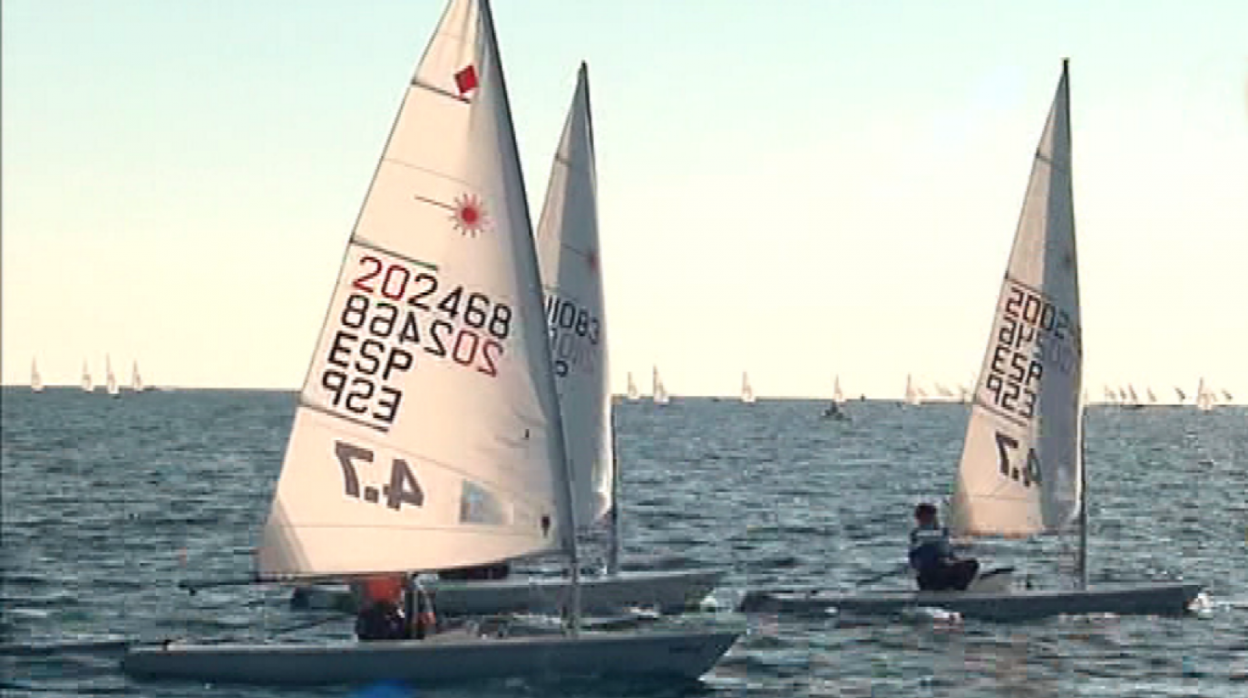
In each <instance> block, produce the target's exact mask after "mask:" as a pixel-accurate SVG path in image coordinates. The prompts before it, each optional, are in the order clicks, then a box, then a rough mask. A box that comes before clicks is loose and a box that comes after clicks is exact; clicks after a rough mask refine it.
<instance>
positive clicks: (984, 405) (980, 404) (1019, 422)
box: [975, 395, 1027, 429]
mask: <svg viewBox="0 0 1248 698" xmlns="http://www.w3.org/2000/svg"><path fill="white" fill-rule="evenodd" d="M975 406H976V407H979V408H981V409H983V410H984V411H986V412H988V413H990V414H992V415H993V416H996V417H1000V418H1001V419H1004V420H1005V421H1007V422H1009V423H1010V424H1013V425H1014V426H1016V427H1018V428H1019V429H1026V428H1027V422H1024V421H1023V420H1021V419H1019V418H1018V417H1015V416H1013V415H1011V414H1007V413H1005V412H1002V411H1000V410H998V409H997V408H996V407H993V406H992V405H990V404H989V403H987V402H984V401H983V400H982V399H980V397H979V396H978V395H977V396H975Z"/></svg>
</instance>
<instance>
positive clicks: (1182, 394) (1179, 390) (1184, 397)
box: [1174, 385, 1187, 402]
mask: <svg viewBox="0 0 1248 698" xmlns="http://www.w3.org/2000/svg"><path fill="white" fill-rule="evenodd" d="M1174 394H1175V395H1177V396H1178V398H1179V402H1183V401H1184V400H1187V393H1185V392H1183V389H1182V388H1180V387H1179V386H1177V385H1176V386H1174Z"/></svg>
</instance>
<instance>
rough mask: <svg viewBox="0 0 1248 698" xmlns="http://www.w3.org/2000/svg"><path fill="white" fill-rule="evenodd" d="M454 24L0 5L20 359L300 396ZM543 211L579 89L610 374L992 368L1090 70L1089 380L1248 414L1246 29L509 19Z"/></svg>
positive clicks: (350, 11)
mask: <svg viewBox="0 0 1248 698" xmlns="http://www.w3.org/2000/svg"><path fill="white" fill-rule="evenodd" d="M442 9H443V2H441V0H393V1H390V0H369V1H367V2H347V1H346V0H332V1H330V0H308V1H306V2H300V3H289V2H277V1H276V0H267V1H255V2H253V1H250V0H219V1H218V2H169V1H168V0H112V1H110V2H107V3H104V2H98V1H97V0H5V2H4V3H3V9H2V12H3V16H2V18H0V28H2V32H3V36H2V41H0V46H2V51H3V55H2V63H0V65H2V71H3V73H2V81H0V88H2V98H3V121H2V131H0V139H2V146H3V147H2V149H0V153H2V155H0V157H2V172H0V186H2V192H0V193H2V199H0V206H2V208H0V213H2V219H0V225H2V227H0V245H2V247H0V265H2V266H0V369H2V378H3V382H4V383H5V384H23V383H26V382H28V380H29V377H30V363H31V361H32V359H37V360H38V363H39V367H40V370H41V373H42V374H43V376H44V380H45V382H49V383H52V384H72V383H76V382H77V379H78V376H79V374H80V372H81V368H82V364H83V362H84V361H87V362H89V364H90V366H91V368H92V371H93V372H94V373H95V375H96V378H97V382H98V381H99V380H100V379H101V378H102V373H103V365H104V360H105V356H106V355H107V356H110V357H111V360H112V363H113V366H114V367H115V368H117V369H118V371H119V373H120V374H122V376H121V377H122V378H123V380H128V377H129V370H130V365H131V363H132V362H133V361H137V362H138V363H139V366H140V367H141V369H142V372H143V374H144V376H145V378H146V379H147V380H148V381H149V382H152V383H156V384H160V385H172V386H183V387H255V388H283V389H296V388H297V387H298V385H299V383H300V382H301V381H302V379H303V376H304V373H305V371H306V370H307V367H308V364H309V361H310V359H311V355H312V351H313V348H314V343H315V340H316V336H317V333H318V332H319V330H320V326H321V322H322V319H323V315H324V313H325V310H326V307H327V304H328V301H329V297H330V293H331V290H332V287H333V284H334V282H335V279H336V277H337V270H338V265H339V264H340V263H341V260H342V254H343V250H344V248H345V246H346V243H347V238H348V236H349V234H350V229H351V226H352V224H353V222H354V220H355V216H356V214H357V213H358V210H359V207H360V204H361V202H362V200H363V196H364V193H365V190H366V188H367V186H368V183H369V179H370V178H371V176H372V172H373V169H374V167H375V166H376V163H377V158H378V157H379V155H380V152H381V148H382V146H383V144H384V142H385V138H386V135H387V133H388V130H389V128H390V124H391V122H392V121H393V118H394V115H395V112H396V110H397V108H398V105H399V102H400V100H401V98H402V95H403V90H404V88H405V86H406V82H407V80H408V78H409V76H410V74H411V72H412V70H413V69H414V67H415V65H416V62H417V61H418V60H419V58H420V55H421V53H422V52H423V50H424V46H425V44H426V42H427V41H428V39H429V37H430V35H431V33H432V31H433V28H434V26H435V24H436V23H437V20H438V18H439V16H440V14H441V12H442ZM494 15H495V25H496V27H497V32H498V37H499V43H500V47H501V53H502V57H503V64H504V70H505V72H506V76H507V83H508V90H509V93H510V98H511V104H512V109H513V112H514V122H515V125H516V129H517V138H518V141H519V146H520V154H521V158H522V160H523V166H524V171H525V179H526V183H527V187H528V192H527V193H528V197H529V200H530V202H531V208H532V212H533V215H534V216H536V215H537V214H538V212H539V211H540V207H541V202H542V199H543V196H544V188H545V185H546V180H547V177H548V175H549V170H550V163H551V157H552V156H553V152H554V149H555V147H556V145H557V142H558V138H559V134H560V130H561V128H562V125H563V120H564V116H565V113H566V110H567V108H568V104H569V101H570V99H571V96H572V89H573V87H574V85H575V79H576V69H577V66H578V64H579V62H580V61H581V60H585V61H587V62H588V64H589V74H590V82H591V94H592V101H593V109H594V126H595V129H596V133H595V145H596V147H597V155H598V163H597V165H598V187H599V199H600V200H599V216H600V231H601V235H602V264H603V270H604V279H605V284H606V298H607V314H606V315H607V320H608V323H609V327H610V342H611V344H610V351H611V356H610V362H611V373H612V379H613V384H614V387H615V389H616V390H622V389H623V386H624V382H625V375H626V373H627V372H630V371H631V372H632V373H633V374H634V376H636V377H637V380H638V382H639V383H640V384H642V385H643V386H645V387H647V388H648V383H649V374H650V369H651V366H652V365H658V366H659V367H660V369H661V370H662V372H663V376H664V380H665V382H666V383H667V386H668V388H669V390H670V391H671V392H672V393H673V394H675V395H678V396H679V395H682V394H684V395H694V394H701V395H707V394H722V395H729V394H735V393H736V391H737V390H738V388H739V385H740V380H741V378H740V376H741V372H742V371H743V370H748V371H749V373H750V377H751V381H752V383H753V384H754V388H755V391H756V392H757V393H758V394H759V395H760V396H762V397H764V398H765V397H768V396H812V397H818V396H828V395H830V394H831V390H832V381H833V377H834V376H838V375H839V376H840V381H841V383H842V385H843V386H844V388H845V390H846V392H847V393H849V394H851V395H858V394H860V393H861V394H866V395H868V396H871V397H892V396H899V395H901V393H902V391H903V389H904V386H905V380H906V374H908V373H910V374H914V375H915V376H916V378H917V379H919V380H920V381H921V382H924V383H926V384H928V385H931V383H933V382H941V383H944V384H946V385H956V384H959V383H966V382H968V381H969V380H970V378H971V376H972V375H973V374H974V373H975V372H976V371H977V370H978V368H979V365H980V362H981V360H982V358H983V355H984V350H985V346H986V344H987V340H988V336H987V334H988V330H989V324H990V320H991V316H992V312H993V309H994V307H995V303H996V298H997V293H998V290H999V287H1000V284H1001V278H1002V275H1003V273H1004V270H1005V263H1006V258H1007V255H1008V253H1009V248H1010V242H1011V240H1012V238H1013V234H1014V229H1015V226H1016V224H1017V221H1018V215H1019V210H1020V207H1021V204H1022V198H1023V193H1024V189H1025V187H1026V183H1027V176H1028V173H1029V171H1030V168H1031V164H1032V156H1033V154H1034V152H1035V148H1036V145H1037V141H1038V139H1039V137H1040V132H1041V129H1042V127H1043V125H1044V118H1045V115H1046V114H1047V112H1048V109H1049V106H1050V103H1051V101H1052V99H1053V94H1054V90H1055V89H1056V86H1057V81H1058V77H1059V75H1060V70H1061V59H1062V58H1063V57H1069V58H1070V61H1071V62H1070V74H1071V119H1072V140H1073V152H1074V155H1073V158H1074V164H1073V171H1074V197H1075V218H1076V231H1077V235H1078V244H1079V262H1080V291H1081V296H1082V312H1083V336H1084V352H1085V382H1084V385H1085V387H1087V388H1088V390H1089V393H1090V395H1091V396H1092V397H1094V398H1096V397H1099V395H1100V393H1101V389H1102V386H1103V385H1106V384H1109V385H1115V386H1117V385H1126V384H1128V383H1130V384H1134V385H1135V386H1136V387H1137V388H1143V387H1144V386H1153V387H1154V389H1155V390H1157V391H1158V392H1159V393H1164V395H1165V396H1166V397H1171V396H1172V395H1173V391H1172V386H1175V385H1177V386H1181V387H1183V388H1184V389H1185V390H1187V392H1188V393H1189V394H1190V393H1192V392H1194V390H1195V386H1196V383H1197V381H1198V380H1199V378H1200V377H1202V376H1203V377H1205V379H1206V380H1208V381H1209V382H1210V383H1212V384H1213V385H1214V386H1216V387H1219V388H1225V389H1227V390H1229V391H1231V392H1232V393H1233V394H1235V397H1236V400H1237V401H1238V402H1243V401H1244V400H1245V398H1248V369H1245V368H1244V365H1245V364H1244V357H1245V356H1248V309H1246V308H1245V305H1246V301H1248V270H1246V266H1248V3H1245V2H1243V1H1242V0H1227V1H1225V2H1216V1H1212V0H1208V1H1200V0H1197V1H1192V2H1166V1H1164V0H1157V1H1155V2H1148V3H1139V2H1128V1H1123V2H1111V1H1102V2H1096V3H1085V2H1061V1H1053V2H1045V3H1004V2H995V1H992V0H985V1H983V2H973V1H961V0H950V1H948V2H941V3H931V2H926V1H924V0H914V1H912V2H908V1H900V0H898V1H891V0H884V1H881V2H849V1H842V0H778V1H775V2H761V1H760V2H752V1H746V0H718V1H715V2H712V1H710V0H631V1H630V2H608V1H607V0H585V1H583V2H568V1H567V0H495V2H494Z"/></svg>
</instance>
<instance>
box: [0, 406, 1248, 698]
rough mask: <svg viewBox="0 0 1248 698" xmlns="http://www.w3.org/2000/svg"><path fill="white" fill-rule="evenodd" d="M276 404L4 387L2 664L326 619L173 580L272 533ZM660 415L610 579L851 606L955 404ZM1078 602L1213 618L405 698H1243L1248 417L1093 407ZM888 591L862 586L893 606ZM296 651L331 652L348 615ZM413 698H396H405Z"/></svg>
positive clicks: (994, 552) (921, 485) (235, 561)
mask: <svg viewBox="0 0 1248 698" xmlns="http://www.w3.org/2000/svg"><path fill="white" fill-rule="evenodd" d="M293 409H294V395H293V394H291V393H273V392H247V391H182V392H156V393H148V394H144V395H140V396H134V395H130V394H126V395H123V397H122V398H121V399H118V400H110V399H108V398H106V397H105V396H104V395H103V394H101V393H96V394H92V395H86V394H83V393H81V392H80V391H77V390H71V389H52V390H50V391H48V392H46V393H44V394H43V395H38V396H36V395H32V394H31V393H29V391H27V390H25V389H16V388H12V389H10V388H6V389H4V391H3V489H2V490H0V491H2V495H0V496H2V502H3V531H2V533H3V559H2V562H3V574H4V579H3V593H2V597H0V599H2V603H3V607H2V608H3V616H2V617H0V643H3V644H8V645H10V646H11V645H13V644H17V645H28V644H31V643H43V642H48V641H54V640H62V641H63V640H66V639H71V638H79V637H82V638H99V637H103V636H109V635H115V636H122V637H141V638H144V639H160V638H165V637H188V636H191V637H204V636H212V637H222V636H230V637H239V638H260V637H265V636H271V635H272V634H273V633H274V632H278V631H283V630H288V629H289V628H291V627H292V626H295V625H298V624H300V623H309V622H317V621H321V620H322V619H320V618H316V617H312V616H306V615H296V614H293V613H291V612H290V611H288V610H287V609H286V600H287V594H286V591H284V590H281V589H268V588H258V587H242V588H225V589H221V590H216V591H212V592H201V593H200V594H199V595H198V596H196V597H193V598H192V597H188V596H187V595H186V594H185V593H184V592H180V591H178V590H177V589H176V588H175V586H174V584H175V582H176V581H177V580H178V579H179V578H181V577H182V576H183V575H184V574H193V575H194V576H200V577H202V576H215V575H223V576H226V575H237V574H242V573H246V572H247V571H248V570H249V565H250V558H249V557H248V551H249V550H250V549H251V547H252V546H253V545H254V544H255V535H256V533H257V531H258V530H259V527H260V525H261V523H262V520H263V517H264V516H265V514H266V513H267V509H268V500H269V496H270V492H271V490H272V487H273V484H274V481H275V478H276V475H277V469H278V466H279V464H280V460H281V455H282V450H283V449H284V447H285V441H286V435H287V432H288V430H289V427H290V420H291V416H292V414H293ZM821 409H822V405H821V404H816V403H813V402H803V401H767V400H763V401H760V402H758V403H757V404H755V405H752V406H746V405H742V404H739V403H737V402H735V401H724V402H714V401H711V400H706V399H698V400H693V399H691V400H677V401H676V402H674V403H673V404H671V405H669V406H667V407H662V408H660V407H656V406H654V405H650V404H646V403H636V404H623V405H621V406H620V408H619V411H618V434H619V436H618V438H619V451H620V458H621V462H622V465H623V468H624V487H623V500H624V507H625V512H626V513H625V537H626V550H625V559H626V560H631V561H632V562H633V565H632V566H634V567H682V566H691V565H711V566H720V567H724V568H726V569H728V570H729V571H730V572H729V575H728V578H727V581H726V584H725V585H724V586H723V587H721V589H719V590H718V592H717V594H716V596H717V598H718V600H719V601H720V602H721V605H722V607H724V608H728V607H730V606H731V605H732V604H734V603H735V602H736V600H737V599H738V598H739V595H740V594H741V592H742V591H743V590H744V589H746V588H747V587H757V586H768V585H790V584H793V585H796V584H808V583H809V584H813V583H820V584H823V585H826V586H828V587H839V588H843V589H852V588H854V587H855V586H857V585H858V584H859V583H860V582H861V580H864V579H866V578H869V577H871V576H872V575H874V574H876V573H877V572H879V571H882V570H886V569H888V568H889V567H890V566H892V565H894V564H896V563H897V562H898V561H899V560H901V559H902V558H903V556H904V545H905V536H906V533H907V527H908V526H909V510H910V508H911V506H912V505H913V504H914V503H915V502H916V501H917V500H919V499H921V498H931V497H936V496H941V495H943V494H944V493H946V492H947V491H948V489H949V483H950V478H951V476H952V472H953V469H954V464H955V463H956V460H957V458H958V455H959V453H960V449H961V444H962V434H963V430H964V428H965V423H966V408H965V407H963V406H961V405H924V406H922V407H919V408H902V407H900V406H898V405H896V404H893V403H883V402H863V403H858V402H855V403H851V404H850V405H849V410H850V412H851V414H852V415H853V422H852V423H849V424H840V423H830V422H825V421H822V420H820V419H819V418H818V413H819V411H820V410H821ZM1088 460H1089V463H1090V466H1091V470H1090V472H1089V478H1090V482H1091V486H1092V488H1093V490H1092V491H1093V493H1094V494H1093V497H1094V501H1093V506H1092V521H1093V525H1092V531H1091V538H1092V556H1093V558H1092V578H1093V581H1094V582H1096V581H1115V580H1140V579H1158V578H1177V577H1182V578H1186V579H1191V580H1198V581H1201V582H1203V583H1205V584H1207V585H1208V591H1209V594H1210V598H1211V600H1212V606H1211V608H1210V609H1209V610H1208V611H1207V612H1206V613H1203V614H1200V615H1193V616H1188V617H1184V618H1163V619H1157V618H1112V617H1111V618H1069V619H1054V620H1050V621H1045V622H1038V623H1030V624H1020V625H1009V626H1007V625H996V624H989V623H979V622H975V621H968V622H966V623H965V624H963V625H961V626H951V627H945V626H942V625H940V624H934V623H933V622H932V621H930V620H928V621H922V620H915V621H907V622H898V621H888V622H885V621H872V622H851V621H849V620H847V619H837V618H835V617H829V618H828V619H827V620H825V621H817V622H812V621H802V622H795V621H788V620H776V619H775V618H771V617H765V616H761V617H754V618H751V619H750V622H751V626H752V628H751V632H750V634H749V635H748V636H746V637H743V638H742V639H741V640H740V641H739V642H738V644H737V645H736V646H735V647H734V648H733V650H732V651H731V652H730V653H729V655H728V656H727V657H726V658H725V659H724V660H723V661H722V662H721V663H720V665H719V667H717V668H716V670H715V671H714V672H713V673H712V674H710V675H708V677H707V678H706V679H705V680H704V682H703V683H702V685H701V686H698V687H695V688H692V689H691V688H688V687H684V688H681V689H679V690H677V689H672V690H671V691H669V692H667V693H665V692H664V691H663V690H660V689H657V688H656V687H646V688H645V689H644V690H643V689H641V688H640V687H636V686H622V685H614V686H589V687H587V686H583V685H582V686H577V687H575V688H573V687H567V688H563V689H561V688H559V687H549V686H544V687H535V686H529V685H526V684H524V683H516V682H500V683H497V684H487V685H484V686H475V687H472V688H471V689H464V688H460V689H454V688H442V689H433V690H424V689H421V690H420V691H419V694H420V695H433V696H445V697H447V698H451V697H456V696H462V695H470V696H480V695H499V696H531V695H560V696H569V695H580V694H584V693H590V694H593V695H646V696H654V695H670V694H673V693H674V694H683V695H699V696H738V695H760V696H790V695H798V696H801V695H813V696H872V695H874V696H893V695H896V696H1055V697H1056V696H1062V697H1065V696H1132V697H1137V696H1178V695H1181V696H1189V695H1190V696H1197V695H1199V696H1248V547H1246V545H1248V543H1246V541H1245V536H1246V534H1248V502H1246V500H1248V494H1246V493H1248V414H1246V412H1245V410H1244V408H1242V407H1239V408H1234V407H1232V408H1221V409H1219V410H1216V411H1215V412H1213V413H1212V414H1207V415H1202V414H1199V413H1197V412H1196V411H1195V410H1193V409H1190V408H1154V409H1146V410H1141V411H1136V412H1128V411H1122V410H1118V409H1114V408H1095V407H1094V408H1093V409H1092V411H1091V413H1090V416H1089V434H1088ZM1072 552H1073V551H1072V550H1071V549H1070V548H1069V546H1067V545H1066V544H1065V543H1063V542H1062V541H1059V540H1055V539H1047V540H1040V541H1030V542H1020V543H1008V544H1002V543H998V544H994V545H993V546H992V547H984V548H981V549H979V550H977V554H978V555H979V556H980V557H981V559H988V560H989V561H990V562H1001V563H1006V564H1014V565H1015V566H1017V567H1019V568H1020V569H1021V570H1022V571H1024V572H1025V573H1028V574H1031V575H1032V576H1033V577H1034V578H1035V579H1036V581H1037V583H1038V584H1042V583H1053V582H1055V581H1056V580H1057V579H1058V578H1059V574H1060V570H1062V569H1069V568H1070V567H1071V559H1072ZM901 583H902V581H901V580H886V581H884V582H880V583H879V584H877V585H876V586H877V587H880V586H888V585H890V584H892V585H899V584H901ZM301 632H303V633H304V634H307V633H314V634H321V635H325V636H337V637H346V636H347V635H348V634H349V633H350V620H349V619H345V618H344V619H335V620H331V621H329V622H321V623H320V625H317V626H316V627H313V628H310V629H305V630H303V631H301ZM0 670H2V678H0V689H2V692H3V694H4V695H6V696H7V695H12V696H46V695H73V694H85V695H100V694H115V695H125V696H190V697H195V696H210V695H229V696H276V695H291V696H302V695H309V696H310V695H317V696H321V695H328V696H344V695H365V694H364V693H361V692H359V691H353V690H352V689H349V688H342V689H326V690H319V691H276V690H269V689H263V690H260V689H240V688H237V687H228V688H226V687H211V686H200V685H187V684H153V683H139V682H134V681H131V680H129V679H127V678H125V677H124V676H122V675H121V674H120V672H119V671H118V670H117V668H116V661H115V659H114V658H109V657H104V656H98V657H77V656H65V655H53V656H39V657H14V656H12V655H9V656H4V657H0ZM416 693H417V692H416V691H415V690H408V691H401V692H399V693H397V695H416Z"/></svg>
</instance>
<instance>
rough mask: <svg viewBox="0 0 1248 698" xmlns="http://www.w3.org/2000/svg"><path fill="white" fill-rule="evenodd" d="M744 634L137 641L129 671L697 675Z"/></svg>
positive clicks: (150, 674) (239, 678) (166, 674)
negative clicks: (299, 641) (325, 641)
mask: <svg viewBox="0 0 1248 698" xmlns="http://www.w3.org/2000/svg"><path fill="white" fill-rule="evenodd" d="M737 635H738V633H737V632H735V631H706V632H647V633H603V634H590V633H585V634H582V635H580V636H579V637H566V636H562V635H555V636H550V635H548V636H540V637H519V638H502V639H488V638H487V639H482V638H470V639H452V640H447V641H443V640H439V639H431V640H424V641H421V640H398V641H381V642H368V643H335V644H329V645H295V644H280V645H279V644H274V645H265V644H252V645H184V644H169V645H167V646H166V645H149V646H142V647H134V648H131V649H130V650H129V651H128V652H127V653H126V656H125V657H124V659H123V660H122V669H123V670H124V671H125V672H126V673H127V674H129V675H130V676H133V677H136V678H148V679H184V680H193V681H197V682H213V683H245V684H263V685H325V684H343V683H365V682H374V681H412V682H419V683H420V684H422V685H425V684H430V683H442V682H462V681H469V680H477V679H497V678H525V679H536V680H562V679H568V678H582V677H583V678H602V677H615V676H619V677H629V678H638V677H643V678H661V679H669V680H670V679H673V678H676V679H687V680H694V679H697V678H698V677H700V676H701V675H703V674H705V673H706V672H708V671H710V669H711V667H713V666H714V665H715V663H716V662H718V661H719V658H720V657H721V656H723V654H724V653H725V652H727V651H728V648H729V647H731V646H732V644H733V642H735V641H736V638H737Z"/></svg>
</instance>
